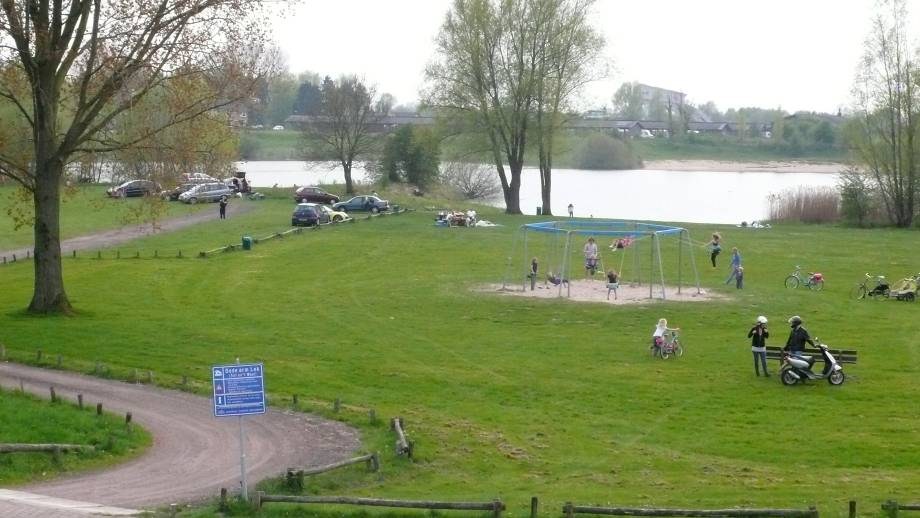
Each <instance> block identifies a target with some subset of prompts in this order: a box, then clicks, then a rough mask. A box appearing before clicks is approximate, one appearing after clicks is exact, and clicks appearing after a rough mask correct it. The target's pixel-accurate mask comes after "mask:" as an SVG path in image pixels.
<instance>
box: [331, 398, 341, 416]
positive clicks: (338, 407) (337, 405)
mask: <svg viewBox="0 0 920 518" xmlns="http://www.w3.org/2000/svg"><path fill="white" fill-rule="evenodd" d="M341 409H342V400H341V399H339V398H335V401H333V402H332V411H333V412H335V413H339V410H341Z"/></svg>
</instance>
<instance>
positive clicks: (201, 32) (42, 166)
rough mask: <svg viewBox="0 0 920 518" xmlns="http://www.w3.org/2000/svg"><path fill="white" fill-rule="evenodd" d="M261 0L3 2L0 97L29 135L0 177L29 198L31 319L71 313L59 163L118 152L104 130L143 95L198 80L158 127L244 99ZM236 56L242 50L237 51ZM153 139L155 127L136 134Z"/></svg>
mask: <svg viewBox="0 0 920 518" xmlns="http://www.w3.org/2000/svg"><path fill="white" fill-rule="evenodd" d="M259 6H260V1H258V0H119V1H113V0H69V1H68V2H63V1H61V0H28V1H20V0H0V69H2V71H3V74H0V99H2V101H3V102H4V103H8V104H9V105H12V106H14V107H15V109H16V110H17V112H18V116H19V117H20V118H21V120H23V121H25V124H26V125H27V126H28V127H29V130H30V131H29V133H30V134H31V142H30V145H29V146H28V150H26V151H27V152H23V150H22V149H20V148H17V147H15V146H14V147H7V146H5V145H3V143H0V173H2V174H4V175H6V176H8V177H10V178H12V179H13V180H15V181H16V182H18V183H19V184H20V185H21V186H22V187H23V188H24V189H27V190H28V191H29V192H31V193H32V200H33V204H34V207H35V225H34V227H35V254H34V266H35V285H34V293H33V297H32V302H31V303H30V305H29V310H30V311H32V312H36V313H50V312H70V311H71V305H70V302H69V301H68V299H67V295H66V292H65V290H64V281H63V276H62V271H61V244H60V200H61V184H62V178H63V176H64V170H65V166H66V164H68V163H69V162H71V161H73V160H74V158H75V157H76V156H78V155H79V154H80V153H82V152H99V151H108V150H113V149H118V148H121V147H124V146H126V145H130V144H132V143H131V142H118V141H115V140H112V139H111V138H109V137H108V136H107V135H106V134H105V130H106V129H107V128H108V127H109V126H110V124H112V121H113V120H114V119H115V118H116V117H117V116H118V115H119V114H121V113H123V112H125V111H128V110H130V108H131V107H132V106H133V105H135V104H137V103H138V101H139V100H141V99H143V98H144V97H145V96H146V95H148V93H149V92H151V91H152V90H155V89H156V88H158V87H160V86H163V87H168V84H169V83H170V82H171V81H178V80H182V79H184V78H203V79H204V80H206V81H208V83H209V84H210V86H211V87H212V88H209V89H207V90H206V91H205V92H200V93H197V92H196V93H193V94H191V95H189V96H187V97H186V98H184V99H182V100H181V104H180V105H177V106H173V107H171V108H172V109H171V110H170V112H171V116H170V117H169V120H167V121H165V124H164V125H163V127H166V126H169V125H172V124H176V123H178V122H181V121H185V120H190V119H194V118H196V117H198V116H200V115H201V114H204V113H207V112H208V111H210V110H213V109H215V108H217V107H220V106H224V105H227V104H230V103H232V102H233V101H234V100H237V99H241V98H244V97H246V96H247V95H248V94H247V91H248V88H247V86H248V85H249V84H251V83H250V82H248V81H243V82H241V81H240V79H241V78H247V79H253V78H254V77H256V76H258V75H260V72H259V70H258V68H259V66H261V65H263V64H264V62H263V61H262V59H261V58H262V52H261V49H262V48H263V47H262V40H263V38H264V33H263V30H262V29H261V28H262V27H264V24H262V23H260V21H259V20H257V19H256V18H255V17H254V15H253V13H254V12H257V11H258V10H259ZM241 49H244V50H247V51H245V52H241ZM155 132H156V128H153V129H152V130H151V131H150V132H149V133H146V134H145V135H143V136H142V137H143V138H146V137H147V136H149V135H150V134H152V133H155Z"/></svg>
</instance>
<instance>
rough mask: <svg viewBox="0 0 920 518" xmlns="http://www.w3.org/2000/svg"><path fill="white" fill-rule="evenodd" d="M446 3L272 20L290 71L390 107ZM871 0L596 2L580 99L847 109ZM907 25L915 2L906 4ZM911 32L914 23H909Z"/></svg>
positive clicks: (420, 1)
mask: <svg viewBox="0 0 920 518" xmlns="http://www.w3.org/2000/svg"><path fill="white" fill-rule="evenodd" d="M450 4H451V1H450V0H303V1H302V3H301V5H300V6H298V7H297V8H296V9H295V11H294V12H293V13H291V14H290V15H288V16H286V17H285V18H284V19H282V20H279V21H277V22H276V30H275V36H276V39H277V41H278V43H279V45H280V46H281V48H282V49H283V51H284V53H285V55H286V57H287V61H288V65H289V68H290V70H291V71H292V72H300V71H303V70H310V71H314V72H317V73H319V74H321V75H332V76H336V75H339V74H344V73H354V74H358V75H359V76H363V77H364V78H365V79H366V80H368V82H371V83H375V84H377V87H378V91H380V92H390V93H392V94H393V95H395V96H396V98H397V101H398V102H399V103H406V102H413V101H415V100H417V98H418V91H419V87H420V86H421V85H422V82H423V80H424V78H423V73H424V68H425V64H426V63H427V62H428V61H429V60H430V59H431V57H432V49H433V44H432V40H433V38H434V36H435V34H437V31H438V29H439V27H440V25H441V22H442V21H443V19H444V14H445V13H446V12H447V10H448V8H449V6H450ZM873 6H874V1H873V0H699V1H687V0H629V1H622V0H598V2H597V4H596V7H595V10H594V19H593V23H594V24H595V26H596V28H597V29H598V30H600V31H601V32H602V33H603V34H604V35H605V37H606V39H607V48H606V52H605V53H606V55H607V56H608V57H609V58H610V59H611V60H612V61H613V62H614V65H615V70H614V72H613V75H612V77H610V78H609V79H608V80H605V81H602V82H598V83H595V84H592V85H591V86H590V87H589V88H588V89H587V91H586V94H585V96H584V97H585V101H584V103H583V104H585V105H591V106H597V107H600V106H603V105H608V106H609V105H610V98H611V96H612V94H613V92H614V91H615V90H616V88H617V87H618V86H619V85H620V84H621V83H622V82H624V81H639V82H642V83H646V84H650V85H654V86H660V87H663V88H669V89H673V90H680V91H682V92H685V93H686V94H687V95H688V97H689V99H690V100H691V101H692V102H695V103H702V102H706V101H709V100H712V101H714V102H715V103H716V104H717V105H718V106H719V108H720V109H723V110H724V109H726V108H730V107H734V108H737V107H742V106H759V107H764V108H777V107H782V108H783V109H785V110H787V111H797V110H809V111H826V112H836V111H837V108H838V107H844V108H845V107H846V106H849V105H850V102H851V100H850V87H851V85H852V80H853V75H854V72H855V70H856V66H857V63H858V61H859V57H860V54H861V52H862V43H863V40H864V39H865V37H866V34H867V31H868V28H869V21H870V18H871V16H872V13H873V8H874V7H873ZM909 6H910V10H911V19H914V18H916V17H917V15H918V12H917V11H918V10H920V0H910V1H909ZM915 26H917V25H915Z"/></svg>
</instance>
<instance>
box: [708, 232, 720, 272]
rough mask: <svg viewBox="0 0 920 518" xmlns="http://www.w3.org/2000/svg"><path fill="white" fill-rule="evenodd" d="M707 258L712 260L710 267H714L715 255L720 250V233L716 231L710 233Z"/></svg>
mask: <svg viewBox="0 0 920 518" xmlns="http://www.w3.org/2000/svg"><path fill="white" fill-rule="evenodd" d="M709 252H710V254H709V260H710V261H712V267H713V268H715V267H716V256H718V255H719V254H720V253H721V252H722V235H721V234H719V233H718V232H713V233H712V241H710V242H709Z"/></svg>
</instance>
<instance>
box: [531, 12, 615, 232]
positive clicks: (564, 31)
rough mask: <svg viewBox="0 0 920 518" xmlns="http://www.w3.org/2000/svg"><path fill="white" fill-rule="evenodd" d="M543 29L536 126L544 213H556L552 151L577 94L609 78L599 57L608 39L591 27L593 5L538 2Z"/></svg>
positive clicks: (536, 93)
mask: <svg viewBox="0 0 920 518" xmlns="http://www.w3.org/2000/svg"><path fill="white" fill-rule="evenodd" d="M533 1H534V4H535V8H534V9H535V11H536V12H538V13H540V15H541V16H542V17H543V19H544V22H543V23H542V25H543V27H544V30H543V31H542V32H541V33H540V36H539V39H538V42H537V56H538V59H537V66H538V73H537V74H536V76H535V81H536V88H535V92H534V95H535V103H534V107H535V110H536V124H534V125H533V128H532V129H533V132H534V134H535V137H536V140H537V154H538V156H539V161H540V194H541V198H542V204H543V214H547V215H551V214H552V173H553V147H554V143H555V142H554V141H555V139H556V135H557V134H558V132H559V131H560V130H561V129H562V127H563V126H564V125H565V122H566V113H567V112H568V111H570V110H571V109H572V108H573V106H572V104H573V101H574V97H575V95H576V94H577V93H578V92H579V90H580V89H581V88H582V87H583V86H584V85H585V84H587V83H589V82H590V81H593V80H595V79H599V78H600V77H603V76H604V75H606V72H607V71H606V66H605V64H604V63H602V62H601V59H600V55H601V51H602V50H603V48H604V39H603V37H601V36H600V35H599V34H598V33H597V31H595V30H594V29H593V28H592V27H591V25H590V24H589V22H588V20H589V16H590V9H591V6H592V5H593V3H594V0H564V1H560V0H533Z"/></svg>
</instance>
